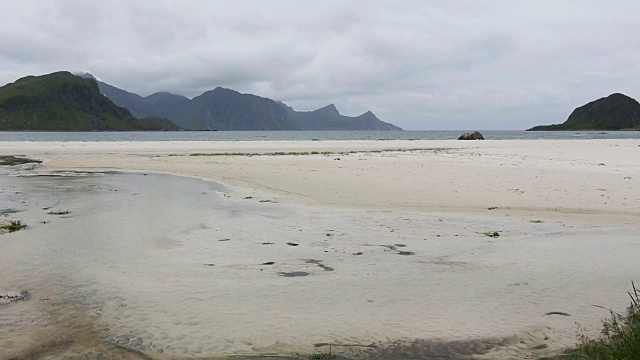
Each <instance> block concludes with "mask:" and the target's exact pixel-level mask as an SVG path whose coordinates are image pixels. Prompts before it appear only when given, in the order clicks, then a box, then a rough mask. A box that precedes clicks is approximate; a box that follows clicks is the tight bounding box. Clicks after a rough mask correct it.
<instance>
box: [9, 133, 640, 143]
mask: <svg viewBox="0 0 640 360" xmlns="http://www.w3.org/2000/svg"><path fill="white" fill-rule="evenodd" d="M479 131H480V132H481V133H482V134H483V136H484V138H485V139H486V140H589V139H640V131H525V130H479ZM464 132H467V131H465V130H405V131H104V132H102V131H93V132H63V131H59V132H47V131H2V132H0V141H97V142H102V141H107V142H109V141H328V140H380V141H382V140H454V139H457V138H458V137H459V136H460V135H461V134H462V133H464Z"/></svg>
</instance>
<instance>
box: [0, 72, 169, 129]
mask: <svg viewBox="0 0 640 360" xmlns="http://www.w3.org/2000/svg"><path fill="white" fill-rule="evenodd" d="M178 129H179V127H178V126H176V125H175V124H173V123H171V122H170V121H168V120H166V119H157V118H149V119H136V118H135V117H133V116H132V115H131V113H130V112H129V110H127V109H124V108H121V107H118V106H116V105H115V104H114V103H113V102H111V100H109V99H108V98H106V97H105V96H103V95H102V94H101V93H100V91H99V89H98V85H97V84H96V82H95V81H94V80H92V79H83V78H80V77H77V76H75V75H72V74H71V73H69V72H56V73H52V74H48V75H43V76H27V77H25V78H22V79H19V80H17V81H16V82H14V83H11V84H7V85H5V86H3V87H0V130H4V131H10V130H37V131H96V130H97V131H123V130H126V131H133V130H178Z"/></svg>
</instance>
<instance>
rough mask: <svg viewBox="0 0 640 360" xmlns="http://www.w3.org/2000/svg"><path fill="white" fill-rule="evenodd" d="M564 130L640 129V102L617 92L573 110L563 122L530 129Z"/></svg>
mask: <svg viewBox="0 0 640 360" xmlns="http://www.w3.org/2000/svg"><path fill="white" fill-rule="evenodd" d="M563 130H564V131H566V130H570V131H572V130H640V104H639V103H638V102H637V101H636V100H635V99H633V98H630V97H629V96H626V95H623V94H619V93H616V94H612V95H609V96H607V97H605V98H601V99H598V100H595V101H592V102H590V103H588V104H586V105H583V106H581V107H579V108H577V109H575V110H573V112H572V113H571V115H569V118H568V119H567V121H565V122H564V123H562V124H555V125H539V126H535V127H533V128H531V129H529V130H528V131H563Z"/></svg>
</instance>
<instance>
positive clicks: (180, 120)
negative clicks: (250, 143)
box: [79, 74, 402, 130]
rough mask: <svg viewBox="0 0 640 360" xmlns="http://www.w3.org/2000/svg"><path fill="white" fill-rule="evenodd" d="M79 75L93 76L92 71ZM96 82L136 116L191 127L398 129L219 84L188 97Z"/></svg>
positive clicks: (363, 117) (369, 116)
mask: <svg viewBox="0 0 640 360" xmlns="http://www.w3.org/2000/svg"><path fill="white" fill-rule="evenodd" d="M79 76H82V77H86V78H91V79H95V78H94V77H93V75H91V74H81V75H79ZM96 81H97V80H96ZM97 83H98V87H99V88H100V92H101V93H102V94H104V95H105V96H106V97H108V98H109V99H111V101H113V102H114V103H115V104H117V105H118V106H121V107H124V108H127V109H129V111H131V113H132V114H133V115H134V116H162V117H166V118H169V119H171V120H172V121H173V122H175V123H176V124H178V125H180V126H181V127H183V128H185V129H190V130H402V129H400V128H399V127H397V126H394V125H392V124H389V123H385V122H383V121H381V120H380V119H378V118H377V117H376V116H375V115H374V114H373V113H372V112H370V111H368V112H366V113H364V114H362V115H360V116H356V117H349V116H344V115H341V114H340V113H339V112H338V110H337V109H336V108H335V106H334V105H329V106H327V107H324V108H322V109H318V110H315V111H309V112H300V111H295V110H293V109H292V108H290V107H288V106H287V105H285V104H283V103H278V102H275V101H273V100H271V99H267V98H263V97H260V96H256V95H252V94H241V93H239V92H237V91H234V90H231V89H225V88H221V87H218V88H215V89H213V90H210V91H207V92H205V93H203V94H202V95H200V96H196V97H195V98H193V99H192V100H189V99H188V98H186V97H184V96H182V95H175V94H170V93H167V92H160V93H155V94H153V95H149V96H147V97H142V96H140V95H138V94H134V93H131V92H128V91H125V90H122V89H118V88H117V87H115V86H112V85H109V84H107V83H104V82H101V81H97Z"/></svg>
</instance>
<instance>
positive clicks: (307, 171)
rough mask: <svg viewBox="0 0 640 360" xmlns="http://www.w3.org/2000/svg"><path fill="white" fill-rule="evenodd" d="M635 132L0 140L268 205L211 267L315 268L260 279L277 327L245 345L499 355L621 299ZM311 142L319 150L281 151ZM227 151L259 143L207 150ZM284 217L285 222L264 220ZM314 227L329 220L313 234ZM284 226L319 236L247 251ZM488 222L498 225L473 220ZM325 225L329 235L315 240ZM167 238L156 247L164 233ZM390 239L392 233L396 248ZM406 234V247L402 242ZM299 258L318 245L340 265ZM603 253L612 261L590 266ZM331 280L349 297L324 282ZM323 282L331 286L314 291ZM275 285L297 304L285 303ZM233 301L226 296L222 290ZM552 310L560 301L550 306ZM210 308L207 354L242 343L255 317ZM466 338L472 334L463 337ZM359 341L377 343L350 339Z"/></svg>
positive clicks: (551, 337) (95, 167) (587, 320)
mask: <svg viewBox="0 0 640 360" xmlns="http://www.w3.org/2000/svg"><path fill="white" fill-rule="evenodd" d="M639 146H640V141H638V140H582V141H575V142H574V141H552V140H545V141H537V140H536V141H526V140H517V141H484V142H459V141H389V142H380V141H365V142H362V141H355V142H354V141H348V142H326V141H322V142H311V141H308V142H286V143H282V142H278V143H270V142H260V143H258V142H250V143H249V142H247V143H242V142H238V143H223V144H221V143H174V142H169V143H165V142H162V143H148V142H145V143H31V142H29V143H26V142H25V143H11V144H7V143H0V155H24V156H28V157H31V158H34V159H39V160H43V161H44V162H43V164H42V166H40V167H36V168H34V169H33V170H25V171H28V172H30V173H33V174H48V173H51V172H58V171H111V170H117V171H127V172H128V171H130V172H136V173H166V174H172V175H179V176H186V177H194V178H202V179H207V180H213V181H216V182H219V183H221V184H222V185H224V186H225V188H220V189H218V190H216V191H217V193H219V194H220V197H221V199H222V201H223V203H225V204H230V205H228V206H241V208H240V209H245V211H246V210H247V209H251V210H250V211H249V212H248V213H247V214H252V213H256V214H258V215H259V217H257V218H256V219H261V218H263V217H264V214H263V212H265V211H269V214H271V215H270V216H271V217H273V218H274V219H282V221H281V220H260V221H258V220H256V219H254V220H252V221H254V222H252V223H251V224H252V226H249V227H247V226H246V225H243V224H244V223H243V222H241V221H239V222H238V223H237V230H235V231H232V232H231V234H232V235H233V239H234V240H236V238H237V237H238V236H239V235H238V234H241V233H242V231H241V230H240V229H242V227H243V226H245V230H243V231H246V232H248V233H249V235H246V239H247V240H246V242H239V244H240V245H242V246H241V247H234V248H233V251H231V252H221V253H219V254H218V255H217V256H219V257H220V258H219V259H217V260H215V262H216V264H217V265H218V266H220V265H224V266H223V267H222V269H225V271H224V272H220V273H219V274H218V276H220V277H222V278H225V276H228V275H229V274H236V275H234V276H238V275H237V274H238V273H237V272H238V269H239V267H241V268H242V269H245V268H246V269H249V270H250V269H253V267H251V266H247V265H246V261H247V260H246V259H252V260H250V261H249V263H251V264H254V263H255V264H259V263H260V262H263V261H266V260H276V263H280V262H283V264H284V265H280V266H281V267H279V268H274V269H273V270H270V268H269V269H267V270H268V271H273V272H275V273H274V274H272V275H273V276H274V277H275V279H276V280H267V279H274V278H264V277H263V275H264V274H266V273H265V271H262V270H261V271H260V272H259V273H262V274H261V275H260V276H257V275H255V274H259V273H255V274H254V273H247V274H245V275H242V276H241V279H242V282H243V284H246V285H250V284H251V286H255V287H258V288H260V287H261V286H264V284H272V285H273V284H274V283H273V281H277V282H276V283H275V284H279V281H286V280H292V281H297V280H296V279H297V278H292V279H283V278H279V277H277V275H278V272H284V273H287V272H296V271H304V272H309V273H310V274H312V276H310V277H309V278H308V279H314V280H313V281H308V282H302V281H300V285H298V286H302V289H304V292H305V294H304V296H303V295H301V294H299V293H297V292H294V291H292V290H288V291H289V292H287V289H288V288H287V287H283V288H282V290H283V293H282V294H277V293H274V294H272V295H271V296H275V297H277V298H278V299H279V301H284V303H283V304H284V305H283V307H282V309H280V310H279V311H281V312H280V313H278V312H277V311H276V312H275V313H271V315H273V316H274V324H272V331H273V335H274V336H276V338H279V341H280V346H282V348H278V346H275V344H274V343H273V338H270V337H269V336H267V335H265V334H263V333H261V332H260V331H258V332H257V334H260V335H256V336H257V337H258V338H252V339H251V343H252V344H254V345H252V346H253V348H254V349H255V350H254V351H255V352H256V353H273V352H276V353H280V354H282V353H283V352H284V353H286V352H287V351H292V349H299V350H300V351H313V348H311V349H310V348H308V347H304V346H302V344H297V345H296V344H294V343H295V342H296V341H302V343H304V344H307V345H310V344H313V343H327V344H334V350H341V351H343V352H344V351H346V353H347V354H349V352H350V351H351V354H352V355H354V356H369V358H375V356H378V355H379V354H380V353H383V352H384V351H383V349H392V348H394V346H396V347H399V348H402V347H404V349H405V350H406V349H407V348H411V347H412V346H413V347H414V348H420V345H423V348H424V349H428V348H431V349H433V348H437V347H438V346H445V345H443V344H449V345H450V346H452V348H453V347H455V346H458V347H459V349H458V350H459V351H462V350H460V349H464V348H465V346H468V348H472V349H477V348H478V347H482V346H486V347H487V349H484V350H482V351H480V352H481V353H483V354H484V355H483V356H480V357H478V358H487V359H499V358H503V359H508V358H513V357H514V356H523V354H536V356H546V355H549V354H553V353H555V352H557V351H558V350H559V349H562V348H564V347H567V346H571V344H572V343H573V342H575V335H576V334H575V322H580V323H583V324H585V325H587V326H591V327H592V328H591V329H590V331H592V332H594V333H595V332H597V328H596V326H597V325H598V324H599V321H598V320H599V319H600V318H602V317H605V316H606V314H604V313H603V312H602V311H600V310H598V309H593V308H592V306H591V305H592V304H593V303H596V304H602V305H603V306H610V307H613V308H616V307H617V308H623V307H624V306H625V305H626V302H625V298H624V294H625V291H626V290H627V288H628V285H629V283H630V281H632V280H634V279H626V278H624V276H622V275H624V274H637V273H638V271H640V268H638V265H637V264H635V262H634V261H633V258H632V256H631V255H630V254H631V253H633V251H632V250H633V249H634V247H635V246H637V241H634V240H633V239H634V234H635V233H636V232H637V230H638V227H639V225H640V221H639V220H638V218H639V217H638V215H639V214H640V206H639V205H638V204H639V203H640V198H638V196H639V195H637V194H636V193H634V191H633V189H635V188H636V186H634V185H636V184H637V181H639V180H640V157H637V156H632V155H631V154H636V153H638V152H640V147H639ZM314 151H316V152H330V153H331V154H309V155H295V154H294V153H311V152H314ZM224 152H227V153H248V154H264V153H269V154H271V155H234V156H225V155H219V154H220V153H224ZM276 153H284V154H276ZM192 154H205V155H199V156H191V155H192ZM338 158H339V159H340V160H338ZM634 196H635V197H634ZM263 200H264V203H263V202H262V201H263ZM490 208H491V209H490ZM240 212H241V213H243V212H242V211H240ZM265 214H266V213H265ZM252 219H253V218H252ZM264 219H268V217H264ZM280 223H282V224H286V226H285V225H281V226H282V227H288V228H290V229H288V230H284V232H282V233H280V232H278V230H277V228H278V226H279V224H280ZM231 224H233V221H231V222H230V223H229V224H227V226H231ZM328 227H330V228H331V229H334V230H336V231H341V234H343V235H340V236H336V235H333V236H328V235H326V233H327V229H328ZM198 231H200V230H198ZM294 231H303V233H304V234H305V236H308V237H310V238H314V237H318V238H317V239H316V240H313V241H314V242H312V243H311V244H316V245H314V246H312V247H311V248H310V249H309V250H304V251H306V252H307V253H301V254H298V253H296V251H300V248H294V247H291V246H289V247H288V246H286V244H283V247H282V248H279V249H281V250H278V251H276V252H269V253H265V252H261V250H260V251H257V250H251V251H252V252H250V253H247V254H244V253H243V251H249V250H244V247H245V246H248V244H252V243H254V242H255V240H251V238H252V237H251V234H259V233H262V232H266V233H268V234H273V235H270V236H274V237H276V236H280V237H283V238H284V237H286V236H293V235H291V234H295V232H294ZM492 231H498V232H499V233H500V237H499V238H491V237H488V236H486V235H485V233H490V232H492ZM287 234H289V235H287ZM21 236H23V235H21ZM25 236H26V235H25ZM243 236H244V235H243ZM243 236H241V238H242V237H243ZM6 239H7V238H6V236H4V237H2V238H0V240H3V241H4V240H6ZM175 239H182V235H175ZM327 240H329V242H330V244H331V245H326V244H325V242H326V241H327ZM163 241H164V242H162V243H161V245H162V246H167V244H169V245H170V244H172V243H171V242H167V241H165V240H163ZM174 241H177V240H174ZM269 241H272V240H269ZM281 241H285V240H281ZM273 242H274V243H277V241H273ZM315 242H317V243H315ZM397 243H402V245H404V246H403V247H401V248H398V247H397ZM197 244H199V243H198V242H193V245H191V246H192V247H191V249H192V251H191V252H188V253H186V255H183V256H186V257H185V259H193V258H194V257H195V256H197V254H198V248H197V246H196V245H197ZM225 244H226V243H225ZM229 244H234V243H233V242H230V243H229ZM614 244H615V246H612V245H614ZM386 246H396V248H395V249H393V250H391V248H388V247H386ZM260 248H261V249H262V248H264V247H260ZM331 249H334V250H331ZM405 249H406V252H407V253H409V252H411V253H414V254H411V255H410V256H398V254H400V252H402V251H405ZM326 250H328V251H330V252H329V253H327V252H326ZM387 250H389V251H387ZM217 251H222V250H217ZM256 251H257V252H256ZM357 253H363V255H364V257H363V255H360V256H355V255H354V254H357ZM238 254H243V255H242V256H240V255H238ZM327 254H328V255H327ZM407 255H409V254H407ZM267 257H272V258H267ZM176 258H178V259H183V258H182V257H179V256H178V257H176ZM245 258H246V259H245ZM300 258H302V259H305V258H306V259H319V258H322V260H323V264H326V266H330V267H332V268H335V269H336V271H331V272H328V271H326V269H324V268H321V267H319V266H318V265H317V264H316V263H313V262H312V263H306V262H304V261H300ZM223 259H228V260H223ZM243 259H244V260H243ZM261 259H262V260H261ZM296 259H297V260H296ZM207 261H209V260H207ZM224 261H228V263H227V264H225V263H224ZM590 261H591V263H589V262H590ZM218 262H222V264H218ZM608 263H615V264H616V267H615V268H612V267H609V266H605V265H604V264H608ZM199 265H200V267H198V269H201V268H202V264H199ZM214 268H215V269H218V268H216V267H214ZM198 271H200V270H198ZM217 271H219V270H217ZM268 271H267V272H268ZM243 274H244V273H243ZM250 274H254V275H250ZM425 274H428V276H427V277H425ZM305 279H307V278H305ZM142 280H144V279H142ZM142 280H140V281H142ZM147 280H148V281H151V280H149V279H147ZM199 281H200V280H199ZM265 281H266V282H265ZM261 282H263V283H262V285H261ZM152 283H153V282H150V284H152ZM195 283H196V284H197V282H195ZM140 284H146V283H144V282H141V283H140ZM285 284H288V283H285ZM149 286H150V287H149V288H148V290H149V291H152V290H153V287H151V285H149ZM278 286H283V285H278ZM193 289H200V287H194V288H193ZM238 291H240V292H239V293H237V294H242V291H241V290H238ZM231 293H232V294H236V293H234V292H233V291H231ZM337 293H339V294H341V297H343V298H344V299H347V300H349V301H350V302H349V301H345V300H341V299H340V298H336V297H335V295H336V294H337ZM363 293H366V295H367V296H366V298H364V299H361V300H367V299H369V300H373V302H368V301H367V302H363V303H362V304H359V305H358V306H359V307H360V308H361V309H358V310H355V309H353V307H352V306H353V302H354V301H355V299H358V298H362V294H363ZM205 294H208V293H206V292H205V293H203V295H202V296H204V295H205ZM327 294H330V295H332V296H330V297H329V298H326V295H327ZM245 295H246V294H245ZM254 295H255V296H258V297H259V293H256V294H254ZM194 296H195V295H194ZM207 296H211V295H207ZM300 296H302V297H300ZM143 297H144V296H143ZM195 297H196V298H197V297H198V296H195ZM287 297H289V298H291V299H290V300H289V301H292V300H296V301H297V303H296V302H294V303H287V302H286V301H287V300H286V299H287ZM239 299H241V298H236V299H235V301H236V302H238V301H239ZM302 299H304V301H306V302H308V303H307V305H306V307H303V308H302V309H300V310H299V314H300V315H299V317H296V316H293V315H291V314H289V313H287V311H286V310H287V306H293V304H303V303H304V302H303V301H301V300H302ZM167 301H170V302H171V299H169V300H167ZM210 301H214V300H213V298H212V299H210ZM220 301H222V300H220ZM226 301H231V302H229V303H227V302H226ZM233 301H234V298H233V297H231V298H229V299H226V300H224V301H222V302H220V303H219V305H223V304H227V305H228V304H232V303H233ZM253 301H257V300H253ZM214 302H215V301H214ZM133 304H134V303H132V304H131V305H133ZM171 304H173V306H175V303H171ZM167 305H170V304H167ZM253 305H256V304H253ZM253 305H252V302H251V301H248V302H247V303H246V306H247V309H255V310H258V308H259V307H256V306H253ZM263 305H264V304H263ZM367 307H371V308H370V309H369V308H367ZM169 308H172V309H173V308H174V307H171V306H169ZM175 309H177V308H175ZM304 309H306V310H304ZM319 309H325V311H326V312H328V313H325V312H322V311H320V310H319ZM112 310H113V309H112ZM113 311H116V310H113ZM176 311H177V310H176ZM272 311H274V310H272ZM553 312H566V313H568V314H571V316H570V317H565V316H555V315H548V314H549V313H553ZM114 314H117V312H115V313H114ZM276 314H279V316H276ZM327 314H329V315H327ZM149 316H150V315H149ZM253 316H256V317H258V316H260V315H259V312H255V313H253ZM286 316H293V319H294V320H295V321H297V322H300V323H298V324H295V330H294V331H293V333H287V330H286V328H287V327H286V326H285V324H286V323H279V322H278V320H277V319H279V318H282V317H286ZM150 317H151V318H153V317H152V316H150ZM327 317H328V318H329V319H327ZM332 317H333V319H332ZM224 319H226V321H227V322H228V323H227V324H228V325H227V326H228V327H229V329H234V331H236V332H234V333H233V335H234V336H232V337H233V338H234V341H235V343H236V344H237V346H236V345H227V346H226V347H224V346H223V347H221V349H226V350H224V351H223V352H222V353H220V354H208V355H225V354H226V355H228V354H233V353H234V352H237V351H241V350H242V351H246V349H247V345H246V344H244V345H243V343H242V340H243V339H244V340H246V336H247V334H243V333H242V329H245V331H246V332H247V333H253V332H254V330H252V328H251V326H253V327H256V330H260V329H261V328H260V326H258V325H257V324H256V323H253V322H252V321H250V320H247V321H246V324H244V325H243V324H235V323H236V322H237V323H242V321H240V319H241V317H240V318H239V317H238V314H236V315H233V314H231V316H230V317H228V318H224ZM425 321H427V322H429V323H428V324H425ZM124 325H128V326H130V324H129V323H126V322H125V323H123V326H124ZM243 326H244V327H243ZM168 328H170V327H168ZM327 329H328V330H327ZM263 331H264V330H263ZM289 331H292V330H289ZM294 334H297V335H296V336H294ZM319 334H322V335H319ZM179 335H180V334H174V336H179ZM412 335H415V336H413V337H412ZM155 336H157V334H156V335H155ZM227 337H228V336H227ZM483 338H484V339H485V340H483V341H481V339H483ZM486 338H489V339H486ZM171 339H172V338H171V336H170V337H169V340H171ZM214 339H215V338H214ZM464 339H473V341H471V342H470V343H469V344H467V345H464V343H463V342H462V340H464ZM479 339H480V340H479ZM216 340H219V341H223V340H222V338H220V339H216ZM450 342H453V343H450ZM456 342H457V343H456ZM474 342H475V345H473V344H474ZM478 342H479V343H480V344H485V345H478ZM160 343H162V341H160ZM487 343H492V344H494V345H495V346H488V345H486V344H487ZM115 344H118V345H119V344H120V343H118V342H117V341H116V342H115ZM258 344H261V345H258ZM269 344H271V345H269ZM348 344H351V345H353V348H349V347H348V346H346V345H348ZM367 344H374V345H375V346H376V347H377V348H376V349H378V350H376V351H373V350H372V348H368V347H366V346H365V347H362V346H363V345H367ZM434 344H435V345H434ZM456 344H457V345H456ZM543 345H544V346H543ZM122 346H124V347H125V348H131V347H130V346H129V347H127V344H122ZM234 346H235V347H234ZM385 346H386V347H385ZM474 346H475V347H474ZM445 347H446V346H445ZM133 348H134V349H135V350H137V349H136V348H135V347H133ZM141 350H142V351H143V350H144V348H143V349H141ZM450 350H451V349H450ZM485 350H486V352H485ZM203 351H205V350H203ZM443 351H444V350H443ZM143 352H144V351H143ZM204 354H205V355H207V353H206V351H205V352H204ZM245 354H246V353H245ZM367 354H368V355H367ZM376 354H378V355H376ZM452 354H455V352H453V353H452ZM166 355H167V356H169V357H171V354H166ZM173 355H176V356H177V355H178V353H174V354H173ZM208 355H207V356H208ZM247 356H249V355H247Z"/></svg>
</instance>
